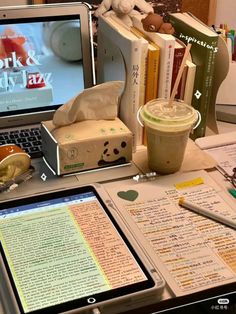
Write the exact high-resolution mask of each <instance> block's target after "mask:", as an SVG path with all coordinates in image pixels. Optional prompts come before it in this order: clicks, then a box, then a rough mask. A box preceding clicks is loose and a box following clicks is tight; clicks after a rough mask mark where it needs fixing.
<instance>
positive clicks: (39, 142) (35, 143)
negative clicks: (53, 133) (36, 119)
mask: <svg viewBox="0 0 236 314" xmlns="http://www.w3.org/2000/svg"><path fill="white" fill-rule="evenodd" d="M32 144H33V145H34V146H39V145H41V144H42V142H41V141H34V142H33V143H32Z"/></svg>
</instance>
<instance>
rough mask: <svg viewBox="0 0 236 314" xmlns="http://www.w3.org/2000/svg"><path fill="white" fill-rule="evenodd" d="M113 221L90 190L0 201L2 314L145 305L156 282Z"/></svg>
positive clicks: (114, 309) (112, 309)
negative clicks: (4, 309) (7, 313)
mask: <svg viewBox="0 0 236 314" xmlns="http://www.w3.org/2000/svg"><path fill="white" fill-rule="evenodd" d="M118 220H119V219H118ZM118 220H117V217H116V218H115V214H114V213H112V211H111V210H110V209H108V208H107V207H106V205H105V202H103V200H102V198H101V197H100V195H99V194H98V191H97V188H95V186H92V185H91V186H86V187H80V188H76V189H70V190H64V191H57V192H54V193H51V194H44V195H39V196H33V197H29V198H25V199H19V200H18V201H17V202H16V201H14V202H13V201H8V202H5V203H0V240H1V261H0V263H1V264H0V266H1V267H0V268H1V277H2V278H1V288H2V289H1V290H2V293H3V290H4V291H5V293H4V295H3V296H2V298H3V301H4V300H5V301H6V300H7V302H5V304H6V303H8V305H9V304H10V305H11V307H12V306H13V305H14V309H12V308H11V309H9V310H8V311H9V313H11V314H13V312H14V313H22V314H23V313H32V314H33V313H34V314H45V313H50V314H51V313H62V312H68V313H77V312H83V311H86V313H90V311H89V310H90V309H91V311H92V309H94V308H96V307H97V308H99V309H100V311H101V309H102V313H104V312H106V313H112V314H113V313H116V312H120V311H122V310H124V309H126V310H128V309H129V307H135V304H136V307H137V306H142V305H145V303H146V302H148V303H153V302H154V300H155V297H157V298H158V295H160V293H161V291H162V289H163V281H162V280H161V279H160V278H159V277H158V282H157V280H156V279H157V278H155V276H154V275H153V274H152V273H155V271H154V270H153V269H152V267H151V265H149V264H148V260H147V259H145V257H144V256H143V255H142V252H141V251H140V250H139V248H138V246H137V245H136V244H135V241H133V240H132V238H131V237H130V235H129V234H128V233H127V230H126V229H125V227H124V226H123V225H122V222H121V221H118ZM3 286H4V287H3ZM136 301H137V302H136ZM6 308H7V306H6ZM75 309H76V311H75ZM91 313H92V312H91Z"/></svg>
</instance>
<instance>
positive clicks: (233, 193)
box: [228, 189, 236, 198]
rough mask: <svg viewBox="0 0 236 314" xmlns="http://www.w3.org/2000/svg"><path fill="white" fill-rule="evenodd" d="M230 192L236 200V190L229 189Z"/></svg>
mask: <svg viewBox="0 0 236 314" xmlns="http://www.w3.org/2000/svg"><path fill="white" fill-rule="evenodd" d="M228 192H229V193H230V194H231V195H232V196H233V197H234V198H236V190H235V189H228Z"/></svg>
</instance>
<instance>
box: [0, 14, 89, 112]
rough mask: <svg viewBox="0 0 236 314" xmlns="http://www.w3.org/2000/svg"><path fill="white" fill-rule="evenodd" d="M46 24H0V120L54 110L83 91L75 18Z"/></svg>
mask: <svg viewBox="0 0 236 314" xmlns="http://www.w3.org/2000/svg"><path fill="white" fill-rule="evenodd" d="M51 19H52V18H51ZM51 19H50V20H49V19H48V18H46V17H44V18H43V20H42V18H41V19H40V20H39V18H34V19H33V20H32V19H31V20H29V21H28V20H27V23H25V22H24V23H19V22H18V21H17V22H16V21H15V20H14V22H12V23H11V24H10V23H9V21H8V24H5V25H4V24H1V25H0V116H4V115H12V114H18V113H28V112H34V111H44V110H52V109H56V108H57V107H58V105H62V104H64V103H65V102H67V101H68V100H69V99H71V98H72V97H74V96H76V95H77V94H78V93H80V92H81V91H82V90H83V89H84V88H85V86H84V73H83V57H82V56H83V54H82V44H81V32H80V19H79V18H78V15H77V16H76V17H75V16H74V17H73V16H70V17H60V19H59V18H56V20H53V21H52V20H51Z"/></svg>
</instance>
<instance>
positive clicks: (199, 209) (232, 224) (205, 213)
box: [179, 197, 236, 229]
mask: <svg viewBox="0 0 236 314" xmlns="http://www.w3.org/2000/svg"><path fill="white" fill-rule="evenodd" d="M179 205H180V206H182V207H184V208H186V209H189V210H191V211H193V212H195V213H197V214H200V215H203V216H206V217H208V218H211V219H213V220H215V221H217V222H220V223H222V224H224V225H226V226H229V227H231V228H233V229H236V221H233V220H232V219H230V218H227V217H225V216H223V215H220V214H217V213H214V212H212V211H211V210H209V209H206V208H202V207H200V206H199V205H196V204H193V203H191V202H190V201H186V200H185V198H184V197H181V198H180V199H179Z"/></svg>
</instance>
